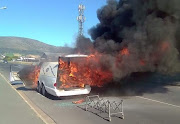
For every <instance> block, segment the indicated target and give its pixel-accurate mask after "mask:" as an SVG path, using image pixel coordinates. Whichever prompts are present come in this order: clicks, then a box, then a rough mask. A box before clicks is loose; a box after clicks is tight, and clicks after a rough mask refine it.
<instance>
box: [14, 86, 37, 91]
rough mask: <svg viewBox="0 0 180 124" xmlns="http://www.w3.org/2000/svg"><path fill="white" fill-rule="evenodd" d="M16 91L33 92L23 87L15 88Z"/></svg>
mask: <svg viewBox="0 0 180 124" xmlns="http://www.w3.org/2000/svg"><path fill="white" fill-rule="evenodd" d="M16 90H21V91H35V90H34V89H30V88H26V87H24V86H22V87H18V88H16Z"/></svg>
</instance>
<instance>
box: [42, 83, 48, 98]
mask: <svg viewBox="0 0 180 124" xmlns="http://www.w3.org/2000/svg"><path fill="white" fill-rule="evenodd" d="M42 95H43V96H47V91H46V89H45V86H44V85H42Z"/></svg>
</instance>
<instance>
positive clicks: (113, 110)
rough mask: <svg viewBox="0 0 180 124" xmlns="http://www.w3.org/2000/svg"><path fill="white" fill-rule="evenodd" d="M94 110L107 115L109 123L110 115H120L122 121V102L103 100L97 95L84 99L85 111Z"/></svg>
mask: <svg viewBox="0 0 180 124" xmlns="http://www.w3.org/2000/svg"><path fill="white" fill-rule="evenodd" d="M89 107H91V108H94V109H97V110H99V111H100V112H101V113H103V112H104V113H108V118H109V121H111V117H112V115H117V114H121V115H122V119H124V112H123V100H121V102H116V101H112V102H111V101H109V100H104V99H102V98H100V97H99V95H94V96H87V97H86V111H88V108H89Z"/></svg>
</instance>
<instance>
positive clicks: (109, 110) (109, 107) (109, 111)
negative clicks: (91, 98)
mask: <svg viewBox="0 0 180 124" xmlns="http://www.w3.org/2000/svg"><path fill="white" fill-rule="evenodd" d="M108 115H109V121H111V105H110V102H109V101H108Z"/></svg>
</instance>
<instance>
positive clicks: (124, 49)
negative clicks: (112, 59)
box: [120, 48, 129, 55]
mask: <svg viewBox="0 0 180 124" xmlns="http://www.w3.org/2000/svg"><path fill="white" fill-rule="evenodd" d="M120 54H121V55H129V50H128V48H123V49H122V50H121V51H120Z"/></svg>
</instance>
